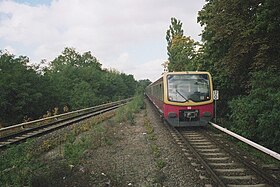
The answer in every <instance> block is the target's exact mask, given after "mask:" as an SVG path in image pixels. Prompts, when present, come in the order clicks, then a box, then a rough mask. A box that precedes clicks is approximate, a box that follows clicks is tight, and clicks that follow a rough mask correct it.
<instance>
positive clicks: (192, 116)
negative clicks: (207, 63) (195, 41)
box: [164, 72, 213, 127]
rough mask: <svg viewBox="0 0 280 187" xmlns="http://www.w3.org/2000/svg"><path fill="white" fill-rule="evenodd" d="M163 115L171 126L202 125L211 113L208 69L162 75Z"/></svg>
mask: <svg viewBox="0 0 280 187" xmlns="http://www.w3.org/2000/svg"><path fill="white" fill-rule="evenodd" d="M164 83H165V90H164V93H165V94H164V117H165V119H166V120H167V121H168V122H169V124H171V125H172V126H176V127H183V126H205V125H207V123H208V122H209V121H210V120H211V119H212V117H213V96H212V95H213V86H212V79H211V75H210V74H209V73H208V72H176V73H168V74H166V75H165V76H164Z"/></svg>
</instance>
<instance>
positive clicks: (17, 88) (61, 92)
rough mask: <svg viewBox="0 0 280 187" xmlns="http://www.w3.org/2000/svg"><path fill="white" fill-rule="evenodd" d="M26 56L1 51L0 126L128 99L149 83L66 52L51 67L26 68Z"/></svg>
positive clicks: (86, 56) (87, 56)
mask: <svg viewBox="0 0 280 187" xmlns="http://www.w3.org/2000/svg"><path fill="white" fill-rule="evenodd" d="M29 64H30V61H29V58H28V57H26V56H19V57H16V56H15V55H13V54H10V53H9V52H7V51H0V114H1V115H0V125H1V126H8V125H11V124H15V123H20V122H23V121H26V120H31V119H38V118H42V117H43V116H46V115H53V114H57V113H63V112H67V111H70V110H76V109H81V108H85V107H90V106H95V105H99V104H102V103H107V102H111V101H116V100H120V99H125V98H129V97H132V96H133V95H134V94H135V92H136V90H137V89H140V88H141V87H145V85H146V84H148V83H149V81H148V80H142V81H139V82H137V81H136V80H135V79H134V77H133V75H126V74H124V73H120V72H118V71H117V70H114V69H102V68H101V66H102V65H101V64H100V63H99V61H98V60H97V59H96V58H95V57H94V56H93V55H92V54H91V52H85V53H83V54H80V53H79V52H77V51H76V50H75V49H74V48H65V49H64V51H63V52H62V54H60V55H59V56H58V57H56V58H55V59H54V60H52V61H51V62H49V64H48V65H46V64H47V62H46V61H44V60H43V61H42V63H41V64H39V65H29Z"/></svg>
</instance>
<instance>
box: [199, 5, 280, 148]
mask: <svg viewBox="0 0 280 187" xmlns="http://www.w3.org/2000/svg"><path fill="white" fill-rule="evenodd" d="M279 7H280V1H277V0H255V1H242V0H219V1H217V0H209V1H208V3H207V4H206V5H205V6H204V8H203V9H202V10H201V11H200V12H199V17H198V21H199V22H200V24H201V25H202V26H203V27H204V30H203V33H202V40H203V42H204V43H203V48H202V51H203V54H202V55H201V56H200V59H199V60H200V61H201V62H203V63H202V65H203V66H204V67H205V68H207V69H209V71H210V72H211V73H212V74H213V77H214V82H215V83H216V85H218V87H219V89H220V93H221V95H222V97H221V101H220V102H219V103H220V104H221V106H219V107H218V109H222V111H223V113H222V116H223V117H228V116H230V121H231V122H232V123H230V124H228V126H229V127H230V128H231V129H234V130H235V131H238V132H239V133H242V134H243V135H244V136H247V137H250V138H252V139H254V140H255V141H258V142H260V143H263V144H264V145H268V146H269V145H273V146H274V147H280V145H279V143H280V142H279V141H278V139H279V137H278V135H279V128H278V126H277V123H278V121H279V120H280V116H279V115H278V112H276V111H278V110H279V108H280V103H279V102H278V98H279V90H278V89H277V88H279V81H280V80H279V77H278V75H277V74H279V73H278V72H280V63H279V57H280V54H279V50H280V45H279V44H280V32H279V30H280V19H279V17H280V9H279ZM229 109H230V110H229ZM271 129H273V130H271ZM272 136H276V137H277V138H276V139H274V138H270V137H272Z"/></svg>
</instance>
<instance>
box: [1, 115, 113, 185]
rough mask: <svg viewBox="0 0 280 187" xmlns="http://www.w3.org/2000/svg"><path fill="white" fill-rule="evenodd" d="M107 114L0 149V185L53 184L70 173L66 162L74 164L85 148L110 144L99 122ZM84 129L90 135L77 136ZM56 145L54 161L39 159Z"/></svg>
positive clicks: (109, 137) (78, 160) (80, 159)
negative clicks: (48, 135) (56, 132)
mask: <svg viewBox="0 0 280 187" xmlns="http://www.w3.org/2000/svg"><path fill="white" fill-rule="evenodd" d="M108 117H111V114H109V115H108V116H105V115H103V116H101V117H100V116H99V117H95V118H94V120H91V121H88V122H85V123H83V124H77V125H75V126H73V127H72V130H70V131H65V132H63V133H61V134H60V135H59V136H53V137H50V138H48V139H46V140H43V141H42V142H41V143H38V142H36V141H35V139H34V140H28V141H27V142H25V143H22V144H19V145H12V146H10V147H9V148H8V149H6V150H4V151H2V152H0V179H1V180H0V186H1V187H2V186H3V187H5V186H7V187H8V186H52V184H55V185H56V186H57V185H58V184H56V183H55V181H56V180H57V181H58V180H61V178H62V177H63V176H66V175H70V174H71V167H69V165H78V164H79V163H80V162H81V161H82V159H83V157H84V156H85V151H86V150H87V149H89V148H97V147H100V146H101V145H110V144H112V142H113V140H112V138H113V136H112V134H109V135H108V133H109V132H107V131H106V130H105V128H104V127H102V125H101V124H100V122H101V121H104V120H105V119H107V118H108ZM85 131H89V132H90V133H91V136H88V137H84V136H80V137H78V135H79V134H81V133H82V132H85ZM62 144H63V145H62ZM60 145H62V146H61V149H62V150H61V151H60V154H61V157H59V159H58V160H47V161H44V160H42V159H40V158H41V155H43V154H44V153H46V152H48V151H50V150H51V149H53V148H55V147H57V146H60ZM61 185H62V184H61Z"/></svg>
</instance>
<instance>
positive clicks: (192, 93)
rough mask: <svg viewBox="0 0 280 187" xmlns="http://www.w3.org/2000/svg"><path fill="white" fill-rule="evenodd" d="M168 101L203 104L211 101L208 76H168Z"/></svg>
mask: <svg viewBox="0 0 280 187" xmlns="http://www.w3.org/2000/svg"><path fill="white" fill-rule="evenodd" d="M167 88H168V89H167V90H168V100H169V101H173V102H187V101H190V100H191V101H193V102H201V101H207V100H210V82H209V77H208V75H207V74H176V75H168V76H167Z"/></svg>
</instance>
